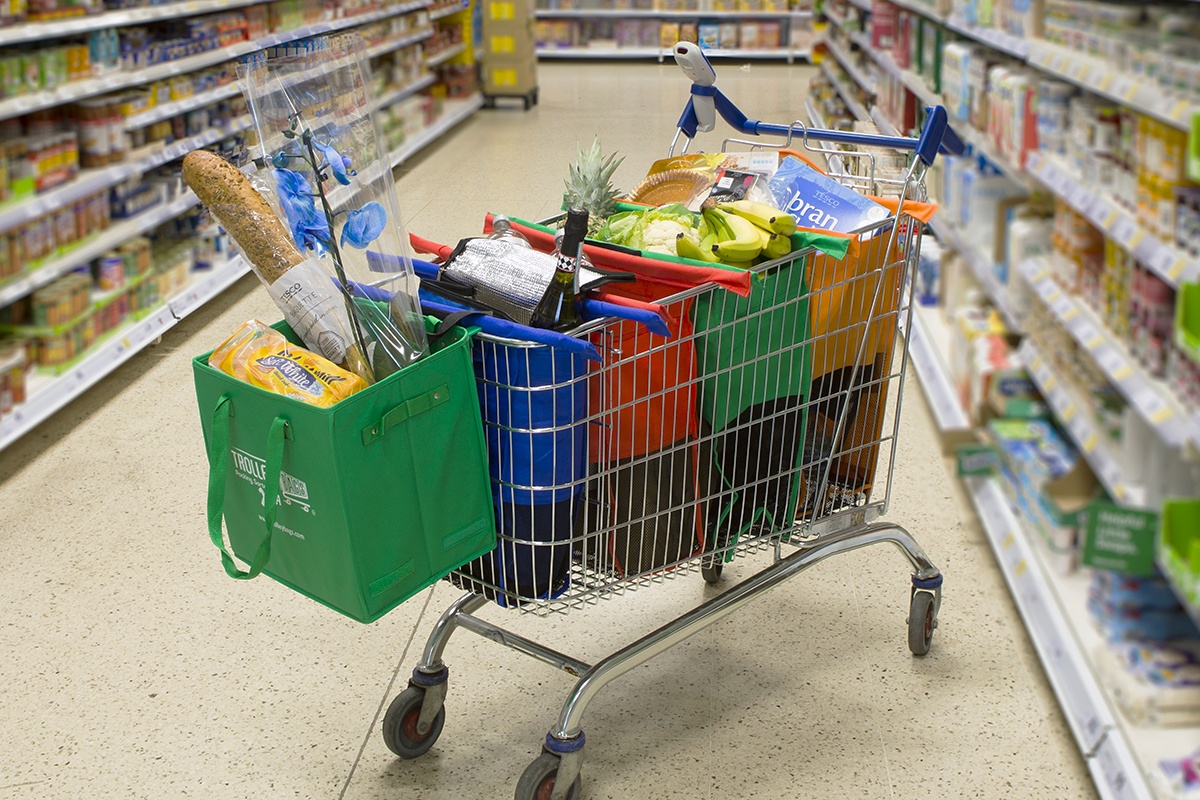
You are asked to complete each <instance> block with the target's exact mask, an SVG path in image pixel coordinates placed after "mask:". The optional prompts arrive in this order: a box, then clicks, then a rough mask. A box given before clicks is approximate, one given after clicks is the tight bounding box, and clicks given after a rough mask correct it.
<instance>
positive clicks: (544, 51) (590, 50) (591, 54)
mask: <svg viewBox="0 0 1200 800" xmlns="http://www.w3.org/2000/svg"><path fill="white" fill-rule="evenodd" d="M537 56H538V58H657V59H660V60H661V59H662V57H663V51H662V49H661V48H658V47H539V48H538V49H537Z"/></svg>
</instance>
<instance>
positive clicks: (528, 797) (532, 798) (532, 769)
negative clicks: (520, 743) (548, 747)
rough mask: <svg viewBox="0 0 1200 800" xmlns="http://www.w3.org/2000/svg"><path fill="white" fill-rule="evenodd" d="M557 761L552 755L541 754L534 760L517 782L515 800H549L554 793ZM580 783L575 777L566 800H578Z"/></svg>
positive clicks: (555, 756)
mask: <svg viewBox="0 0 1200 800" xmlns="http://www.w3.org/2000/svg"><path fill="white" fill-rule="evenodd" d="M558 760H559V759H558V756H557V755H555V754H554V753H542V754H541V755H540V756H538V757H537V758H535V759H534V760H533V763H532V764H530V765H529V766H528V767H526V768H525V771H524V772H522V773H521V779H520V780H519V781H517V793H516V800H550V795H551V794H552V793H553V792H554V779H555V778H556V777H558ZM581 783H582V781H581V779H580V778H579V776H576V777H575V782H574V783H572V784H571V789H570V791H568V792H567V800H579V787H580V784H581Z"/></svg>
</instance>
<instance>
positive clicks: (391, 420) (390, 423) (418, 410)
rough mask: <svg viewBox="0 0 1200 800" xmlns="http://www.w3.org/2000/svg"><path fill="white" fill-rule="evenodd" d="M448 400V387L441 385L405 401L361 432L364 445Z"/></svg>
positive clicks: (447, 385)
mask: <svg viewBox="0 0 1200 800" xmlns="http://www.w3.org/2000/svg"><path fill="white" fill-rule="evenodd" d="M449 399H450V386H449V384H445V383H443V384H442V385H441V386H439V387H437V388H436V389H434V390H433V391H431V392H426V393H425V394H419V395H417V396H416V397H414V398H412V399H411V400H406V401H404V402H403V403H401V404H400V405H398V406H396V407H395V408H393V409H392V410H391V411H389V412H387V413H386V414H384V415H383V418H382V419H380V420H379V422H375V423H372V424H371V425H368V426H367V427H365V428H363V430H362V440H363V444H364V445H369V444H370V443H371V442H373V441H375V440H376V439H382V438H383V437H384V436H386V435H387V432H388V431H390V430H391V429H392V428H394V427H396V426H397V425H399V424H401V423H403V422H407V421H408V420H409V419H411V418H412V417H415V416H417V415H418V414H424V413H425V412H426V411H428V410H429V409H431V408H433V407H434V406H440V405H441V404H442V403H444V402H446V401H447V400H449Z"/></svg>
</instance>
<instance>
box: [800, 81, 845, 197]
mask: <svg viewBox="0 0 1200 800" xmlns="http://www.w3.org/2000/svg"><path fill="white" fill-rule="evenodd" d="M822 66H824V65H822ZM804 111H805V113H806V114H808V121H809V123H811V124H812V125H813V126H814V127H817V128H828V127H829V125H828V124H827V123H826V122H825V115H824V114H822V113H821V112H820V110H819V109H818V108H817V107H816V106H814V105H813V101H812V98H811V97H806V98H805V99H804ZM824 156H825V162H826V163H827V164H828V165H829V171H830V172H831V173H833V174H834V175H841V174H843V173H844V172H845V171H846V168H845V165H844V164H843V163H842V159H841V157H840V156H836V155H833V154H832V153H824Z"/></svg>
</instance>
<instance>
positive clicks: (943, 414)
mask: <svg viewBox="0 0 1200 800" xmlns="http://www.w3.org/2000/svg"><path fill="white" fill-rule="evenodd" d="M925 313H931V312H930V311H929V310H928V309H926V308H925V307H924V306H921V305H914V306H913V310H912V319H913V324H912V331H911V332H910V333H909V336H908V355H909V358H910V359H911V361H912V364H913V366H914V367H916V369H917V377H918V378H920V381H921V388H922V389H923V390H924V392H925V399H926V400H928V401H929V402H928V405H929V410H930V411H931V412H932V413H933V419H934V422H935V423H936V424H937V427H938V431H939V432H940V433H943V434H946V433H967V432H969V431H971V429H972V426H971V421H970V420H969V419H967V413H966V411H964V410H963V407H962V405H960V404H959V402H958V392H957V391H956V390H955V388H954V381H953V380H951V378H950V376H949V375H948V374H947V372H946V368H945V365H944V363H943V362H942V358H941V356H940V355H939V354H938V352H937V344H936V343H935V341H934V338H933V336H932V335H931V334H930V333H929V329H928V328H927V327H926V324H925V320H924V316H923V315H924V314H925Z"/></svg>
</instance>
